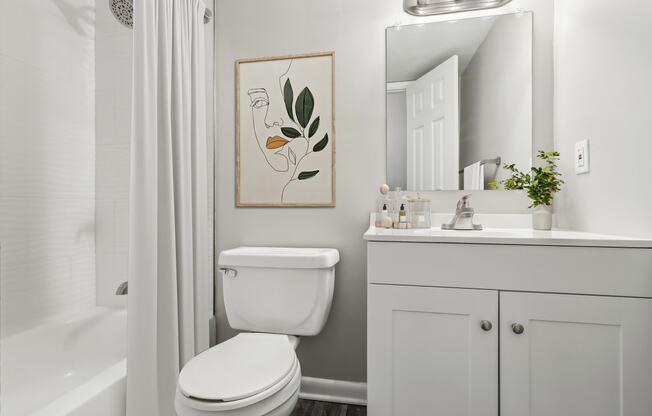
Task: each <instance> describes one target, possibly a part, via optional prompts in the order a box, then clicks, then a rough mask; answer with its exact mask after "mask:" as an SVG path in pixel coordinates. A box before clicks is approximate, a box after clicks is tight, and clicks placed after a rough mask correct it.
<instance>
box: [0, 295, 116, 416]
mask: <svg viewBox="0 0 652 416" xmlns="http://www.w3.org/2000/svg"><path fill="white" fill-rule="evenodd" d="M126 335H127V311H126V309H124V308H105V307H101V308H100V307H98V308H96V309H94V310H92V311H90V312H88V313H84V314H80V315H78V316H76V317H75V318H74V319H71V320H67V321H65V322H64V321H61V322H55V323H52V324H49V325H45V326H42V327H38V328H35V329H32V330H29V331H26V332H22V333H20V334H16V335H12V336H10V337H7V338H6V339H3V340H2V344H1V350H0V352H1V354H2V356H1V358H2V368H1V371H0V374H1V375H0V383H1V384H0V392H1V396H0V414H1V415H2V416H4V415H11V416H23V415H33V416H64V415H65V416H88V415H93V416H124V415H125V413H126V412H125V404H126V376H127V368H126V350H127V346H126Z"/></svg>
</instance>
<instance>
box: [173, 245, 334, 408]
mask: <svg viewBox="0 0 652 416" xmlns="http://www.w3.org/2000/svg"><path fill="white" fill-rule="evenodd" d="M339 259H340V255H339V252H338V251H337V250H335V249H329V248H279V247H240V248H236V249H233V250H226V251H223V252H221V253H220V256H219V260H218V264H219V268H220V270H221V271H222V275H223V278H224V280H223V283H224V284H223V292H224V305H225V308H226V316H227V318H228V321H229V325H230V326H231V327H232V328H235V329H239V330H243V331H251V332H247V333H241V334H240V335H237V336H236V337H234V338H231V339H230V340H228V341H225V342H223V343H221V344H219V345H216V346H215V347H213V348H210V349H208V350H206V351H204V352H203V353H201V354H199V355H198V356H196V357H195V358H193V359H191V360H190V361H189V362H188V363H187V364H186V365H185V367H184V368H183V370H181V374H180V375H179V381H178V383H177V393H176V398H175V408H176V411H177V414H178V415H179V416H210V415H224V416H263V415H266V416H287V415H289V414H290V413H291V412H292V410H293V409H294V406H295V404H296V402H297V399H298V396H299V388H300V386H301V366H300V365H299V361H298V359H297V356H296V354H295V348H296V347H297V345H298V343H299V338H298V336H302V335H303V336H310V335H317V334H318V333H319V332H321V330H322V328H323V327H324V324H325V323H326V319H327V318H328V313H329V312H330V308H331V303H332V300H333V287H334V283H335V264H337V262H338V261H339Z"/></svg>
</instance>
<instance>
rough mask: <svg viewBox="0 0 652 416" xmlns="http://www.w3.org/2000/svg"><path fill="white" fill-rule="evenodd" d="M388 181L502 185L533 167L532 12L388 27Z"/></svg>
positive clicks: (426, 185) (439, 186)
mask: <svg viewBox="0 0 652 416" xmlns="http://www.w3.org/2000/svg"><path fill="white" fill-rule="evenodd" d="M386 42H387V53H386V59H387V61H386V71H387V74H386V80H387V85H386V87H387V91H386V95H387V183H388V184H389V185H390V186H391V187H392V188H395V187H400V188H402V189H407V190H410V191H441V190H460V189H464V190H489V189H496V187H497V185H499V184H500V181H501V180H502V179H504V178H505V177H507V172H506V171H505V170H504V169H503V168H502V165H503V164H505V163H515V164H517V166H519V167H520V168H527V167H529V166H530V165H531V163H532V13H530V12H523V13H517V14H504V15H497V16H487V17H481V18H472V19H462V20H455V21H442V22H433V23H425V24H418V25H407V26H396V27H390V28H388V29H387V31H386Z"/></svg>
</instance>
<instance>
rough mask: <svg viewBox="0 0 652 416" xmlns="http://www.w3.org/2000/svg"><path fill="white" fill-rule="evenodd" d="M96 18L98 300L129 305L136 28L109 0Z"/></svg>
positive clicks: (98, 6) (99, 5)
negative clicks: (122, 288)
mask: <svg viewBox="0 0 652 416" xmlns="http://www.w3.org/2000/svg"><path fill="white" fill-rule="evenodd" d="M96 22H97V23H96V33H95V84H96V97H95V99H96V120H97V125H96V140H97V148H96V156H97V164H96V173H95V190H96V197H97V209H96V221H97V229H96V236H95V244H96V254H97V263H96V273H97V303H98V305H103V306H104V305H125V304H126V297H125V296H115V295H114V293H115V289H116V287H117V286H118V285H119V284H120V283H121V282H123V281H125V280H127V264H128V263H127V262H128V236H129V234H128V233H129V226H128V222H129V140H130V136H131V51H132V41H133V35H132V33H133V32H132V30H131V29H128V28H126V27H124V26H122V24H120V23H119V22H118V21H117V20H116V19H115V18H114V17H113V15H112V14H111V10H110V9H109V2H108V1H98V2H97V4H96Z"/></svg>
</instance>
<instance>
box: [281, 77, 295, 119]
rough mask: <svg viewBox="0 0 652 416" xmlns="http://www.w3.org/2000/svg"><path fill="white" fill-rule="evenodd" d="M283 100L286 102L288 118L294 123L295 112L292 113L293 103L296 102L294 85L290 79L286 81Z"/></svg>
mask: <svg viewBox="0 0 652 416" xmlns="http://www.w3.org/2000/svg"><path fill="white" fill-rule="evenodd" d="M283 99H284V100H285V109H286V110H287V112H288V116H290V118H291V119H292V121H294V112H293V111H292V102H293V101H294V91H292V83H291V82H290V78H288V79H287V81H285V86H284V87H283Z"/></svg>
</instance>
